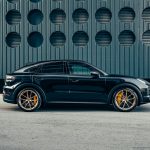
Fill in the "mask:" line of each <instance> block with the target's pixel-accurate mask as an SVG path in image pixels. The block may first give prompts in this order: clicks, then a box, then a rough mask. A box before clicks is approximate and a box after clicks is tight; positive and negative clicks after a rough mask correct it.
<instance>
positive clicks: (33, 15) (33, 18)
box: [28, 9, 43, 25]
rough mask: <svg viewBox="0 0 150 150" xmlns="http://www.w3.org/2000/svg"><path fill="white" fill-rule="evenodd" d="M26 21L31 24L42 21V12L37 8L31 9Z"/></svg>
mask: <svg viewBox="0 0 150 150" xmlns="http://www.w3.org/2000/svg"><path fill="white" fill-rule="evenodd" d="M28 21H29V22H30V23H31V24H32V25H38V24H40V23H41V22H42V21H43V13H42V12H41V11H40V10H38V9H33V10H31V11H30V12H29V14H28Z"/></svg>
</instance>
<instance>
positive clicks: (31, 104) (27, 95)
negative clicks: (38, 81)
mask: <svg viewBox="0 0 150 150" xmlns="http://www.w3.org/2000/svg"><path fill="white" fill-rule="evenodd" d="M17 102H18V106H19V107H20V108H21V109H22V110H24V111H28V112H31V111H35V110H37V109H38V108H40V107H41V104H42V100H41V96H40V94H39V93H38V91H36V90H35V89H32V88H26V89H23V90H21V91H20V92H19V94H18V96H17Z"/></svg>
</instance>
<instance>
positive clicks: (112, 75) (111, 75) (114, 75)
mask: <svg viewBox="0 0 150 150" xmlns="http://www.w3.org/2000/svg"><path fill="white" fill-rule="evenodd" d="M106 76H107V77H122V78H133V79H136V78H135V77H132V76H126V75H119V74H108V75H106Z"/></svg>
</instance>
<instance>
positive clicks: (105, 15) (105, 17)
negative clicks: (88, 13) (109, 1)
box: [95, 7, 112, 23]
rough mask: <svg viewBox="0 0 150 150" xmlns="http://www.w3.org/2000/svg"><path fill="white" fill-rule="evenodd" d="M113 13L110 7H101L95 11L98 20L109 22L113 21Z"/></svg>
mask: <svg viewBox="0 0 150 150" xmlns="http://www.w3.org/2000/svg"><path fill="white" fill-rule="evenodd" d="M111 17H112V13H111V11H110V10H109V9H108V8H105V7H102V8H99V9H98V10H97V11H96V13H95V18H96V20H97V22H100V23H108V22H110V21H111Z"/></svg>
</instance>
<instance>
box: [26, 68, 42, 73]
mask: <svg viewBox="0 0 150 150" xmlns="http://www.w3.org/2000/svg"><path fill="white" fill-rule="evenodd" d="M39 71H40V66H34V67H31V68H29V69H27V70H25V72H33V73H36V72H39Z"/></svg>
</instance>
